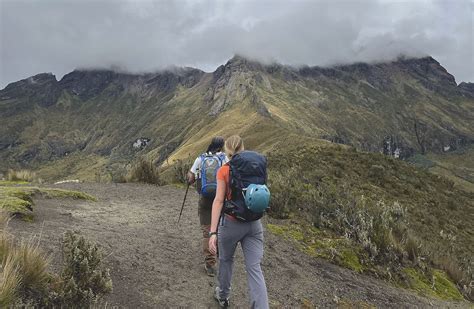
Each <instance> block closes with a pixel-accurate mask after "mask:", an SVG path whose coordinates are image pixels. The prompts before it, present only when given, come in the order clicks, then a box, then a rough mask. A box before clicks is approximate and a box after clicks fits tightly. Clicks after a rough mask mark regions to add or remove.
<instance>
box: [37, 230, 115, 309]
mask: <svg viewBox="0 0 474 309" xmlns="http://www.w3.org/2000/svg"><path fill="white" fill-rule="evenodd" d="M63 259H64V268H63V271H62V273H61V275H60V280H59V284H57V287H56V290H55V291H54V290H53V292H52V293H51V295H50V297H49V299H48V300H47V302H46V303H47V305H49V306H53V307H68V308H84V307H89V306H90V305H92V304H93V303H95V302H97V300H98V299H99V298H100V297H101V296H102V295H104V294H107V293H110V292H111V291H112V280H111V279H110V274H109V270H108V269H102V253H101V252H100V250H99V248H98V246H97V245H96V244H93V243H91V242H90V241H88V240H86V239H85V238H84V237H83V236H81V235H79V234H78V233H76V232H71V231H67V232H66V233H64V236H63Z"/></svg>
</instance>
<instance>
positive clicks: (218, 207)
mask: <svg viewBox="0 0 474 309" xmlns="http://www.w3.org/2000/svg"><path fill="white" fill-rule="evenodd" d="M225 190H226V184H225V181H224V180H220V179H218V180H217V190H216V197H215V198H214V202H213V203H212V217H211V229H210V231H211V232H217V225H219V217H220V216H221V211H222V206H223V205H224V198H225ZM209 251H210V252H211V253H212V254H216V252H217V237H216V235H212V236H211V237H210V238H209Z"/></svg>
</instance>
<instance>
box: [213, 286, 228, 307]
mask: <svg viewBox="0 0 474 309" xmlns="http://www.w3.org/2000/svg"><path fill="white" fill-rule="evenodd" d="M219 293H220V289H219V287H218V286H216V289H215V291H214V298H215V299H216V301H217V303H218V304H219V307H220V308H228V307H229V298H221V297H220V296H219Z"/></svg>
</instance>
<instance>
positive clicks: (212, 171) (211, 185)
mask: <svg viewBox="0 0 474 309" xmlns="http://www.w3.org/2000/svg"><path fill="white" fill-rule="evenodd" d="M223 148H224V138H223V137H222V136H216V137H214V138H213V139H212V141H211V143H210V144H209V146H208V147H207V150H206V152H205V153H203V154H201V155H200V156H198V157H197V158H196V160H194V164H193V166H192V167H191V169H190V170H189V172H188V184H193V183H195V182H196V189H197V191H198V193H199V204H198V215H199V222H200V225H201V231H202V235H203V240H202V251H203V254H204V269H205V271H206V273H207V275H208V276H211V277H214V276H215V274H216V263H217V257H216V254H215V253H211V252H210V251H209V228H210V225H211V210H212V201H213V200H214V196H215V190H216V180H215V176H216V173H217V169H218V168H220V167H221V166H222V165H223V164H225V163H226V162H227V161H229V159H227V156H226V155H225V153H224V152H222V149H223ZM206 176H207V177H206ZM209 176H210V177H209ZM203 187H204V190H203Z"/></svg>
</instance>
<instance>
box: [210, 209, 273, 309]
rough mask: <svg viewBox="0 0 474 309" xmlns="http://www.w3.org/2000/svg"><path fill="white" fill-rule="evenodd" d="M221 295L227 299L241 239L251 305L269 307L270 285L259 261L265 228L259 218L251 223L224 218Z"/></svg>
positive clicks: (221, 226) (220, 241)
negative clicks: (235, 256)
mask: <svg viewBox="0 0 474 309" xmlns="http://www.w3.org/2000/svg"><path fill="white" fill-rule="evenodd" d="M217 240H218V248H219V276H218V279H219V289H220V295H219V296H220V298H228V297H229V294H230V285H231V280H232V268H233V264H234V252H235V249H236V247H237V243H239V242H240V245H241V246H242V251H243V253H244V259H245V270H246V271H247V282H248V289H249V295H250V305H251V308H258V309H262V308H263V309H266V308H268V296H267V287H266V285H265V279H264V278H263V273H262V269H261V267H260V262H261V261H262V257H263V227H262V223H261V222H260V220H257V221H252V222H240V221H234V220H231V219H229V218H227V217H226V216H223V217H222V218H221V222H220V224H219V229H218V238H217Z"/></svg>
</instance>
